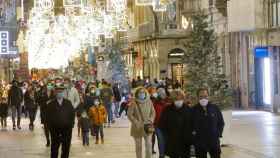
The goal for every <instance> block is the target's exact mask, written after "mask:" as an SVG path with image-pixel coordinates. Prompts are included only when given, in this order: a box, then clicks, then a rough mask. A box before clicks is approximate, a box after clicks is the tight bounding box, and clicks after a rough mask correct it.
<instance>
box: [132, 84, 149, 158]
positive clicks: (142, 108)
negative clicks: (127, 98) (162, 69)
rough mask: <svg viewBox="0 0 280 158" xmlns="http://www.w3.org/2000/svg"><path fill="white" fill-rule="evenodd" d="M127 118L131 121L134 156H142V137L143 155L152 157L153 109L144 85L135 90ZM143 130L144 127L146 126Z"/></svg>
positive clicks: (140, 157) (137, 157)
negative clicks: (143, 143) (134, 148)
mask: <svg viewBox="0 0 280 158" xmlns="http://www.w3.org/2000/svg"><path fill="white" fill-rule="evenodd" d="M128 119H129V120H130V122H131V131H130V134H131V136H132V137H133V138H134V140H135V147H136V158H142V139H143V138H144V140H145V153H146V155H145V157H146V158H151V157H152V142H151V139H152V133H153V132H152V127H151V126H150V125H152V124H153V121H154V119H155V109H154V107H153V103H152V101H151V99H150V96H149V93H148V91H147V90H146V89H145V88H144V87H139V88H137V89H136V90H135V98H134V99H133V100H132V101H131V102H130V105H129V108H128ZM148 126H150V127H149V128H146V130H145V127H148Z"/></svg>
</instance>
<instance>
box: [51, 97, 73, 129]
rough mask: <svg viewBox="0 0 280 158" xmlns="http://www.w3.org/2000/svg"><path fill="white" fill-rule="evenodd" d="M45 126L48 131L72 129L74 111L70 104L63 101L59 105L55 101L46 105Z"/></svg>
mask: <svg viewBox="0 0 280 158" xmlns="http://www.w3.org/2000/svg"><path fill="white" fill-rule="evenodd" d="M47 113H48V115H47V124H48V126H49V128H50V129H69V128H73V127H74V123H75V110H74V108H73V106H72V104H71V102H70V101H69V100H67V99H63V101H62V105H59V103H58V101H57V99H54V100H52V101H51V102H50V103H49V104H48V105H47Z"/></svg>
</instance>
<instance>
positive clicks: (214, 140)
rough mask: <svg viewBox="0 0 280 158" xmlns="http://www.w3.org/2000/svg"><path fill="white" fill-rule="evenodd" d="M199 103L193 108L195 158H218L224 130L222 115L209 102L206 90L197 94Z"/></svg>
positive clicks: (201, 90)
mask: <svg viewBox="0 0 280 158" xmlns="http://www.w3.org/2000/svg"><path fill="white" fill-rule="evenodd" d="M197 95H198V98H199V103H198V104H197V105H195V106H194V108H193V118H192V120H193V134H194V140H195V149H196V156H197V158H207V153H209V154H210V156H211V158H220V157H221V156H220V155H221V148H220V140H219V138H220V137H222V134H223V129H224V125H225V123H224V119H223V115H222V113H221V111H220V109H219V108H218V106H217V105H215V104H212V103H211V102H209V100H208V98H209V93H208V89H204V88H203V89H199V90H198V92H197Z"/></svg>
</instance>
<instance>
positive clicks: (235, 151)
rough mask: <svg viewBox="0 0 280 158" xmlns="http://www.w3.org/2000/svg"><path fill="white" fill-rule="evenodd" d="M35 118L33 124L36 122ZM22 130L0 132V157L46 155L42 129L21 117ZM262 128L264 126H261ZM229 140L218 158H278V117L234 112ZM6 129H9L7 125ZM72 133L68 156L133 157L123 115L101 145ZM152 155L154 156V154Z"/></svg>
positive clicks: (47, 152)
mask: <svg viewBox="0 0 280 158" xmlns="http://www.w3.org/2000/svg"><path fill="white" fill-rule="evenodd" d="M38 123H39V122H38V120H37V121H36V124H38ZM22 127H23V130H22V131H14V132H13V131H9V132H7V131H1V132H0V140H1V141H0V157H1V158H12V157H21V158H47V157H49V154H50V152H49V150H48V148H46V147H45V144H44V136H43V130H42V128H41V126H40V125H39V124H38V126H37V127H36V129H35V130H34V132H30V131H29V130H28V123H27V120H24V124H23V125H22ZM264 127H266V128H264ZM231 129H232V131H234V132H232V133H231V138H230V140H231V143H230V145H229V146H228V147H224V148H222V158H279V155H280V142H279V139H280V116H275V115H273V114H271V113H269V112H260V111H235V112H233V123H232V126H231ZM8 130H12V129H11V127H9V128H8ZM76 131H77V130H76V128H75V129H74V133H73V141H72V147H71V148H72V150H71V153H70V157H71V158H91V157H99V158H121V157H125V158H134V157H135V156H134V155H135V154H134V152H135V151H134V150H135V149H134V142H133V139H132V138H131V137H130V135H129V121H128V120H127V118H126V117H125V116H124V117H122V118H120V119H118V120H117V121H116V123H115V124H114V125H113V126H112V127H111V128H107V129H105V131H104V132H105V133H106V136H107V137H106V140H105V144H103V145H96V144H94V141H93V140H94V139H93V138H92V139H90V146H89V147H83V146H82V140H81V138H79V137H78V136H77V132H76ZM154 157H157V156H156V155H154Z"/></svg>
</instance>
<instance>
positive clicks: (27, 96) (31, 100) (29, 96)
mask: <svg viewBox="0 0 280 158" xmlns="http://www.w3.org/2000/svg"><path fill="white" fill-rule="evenodd" d="M24 103H25V106H26V108H27V109H36V108H37V107H38V106H37V104H36V102H35V92H32V91H30V90H27V91H26V92H25V93H24Z"/></svg>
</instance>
